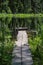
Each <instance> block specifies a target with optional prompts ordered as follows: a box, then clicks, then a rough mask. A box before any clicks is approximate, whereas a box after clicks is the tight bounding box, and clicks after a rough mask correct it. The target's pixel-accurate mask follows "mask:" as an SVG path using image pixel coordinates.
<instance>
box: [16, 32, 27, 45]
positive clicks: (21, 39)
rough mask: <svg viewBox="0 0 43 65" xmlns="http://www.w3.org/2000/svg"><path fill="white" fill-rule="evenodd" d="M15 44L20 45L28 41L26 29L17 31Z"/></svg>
mask: <svg viewBox="0 0 43 65" xmlns="http://www.w3.org/2000/svg"><path fill="white" fill-rule="evenodd" d="M15 43H16V45H17V46H21V45H24V44H27V43H28V36H27V33H26V31H18V34H17V41H15Z"/></svg>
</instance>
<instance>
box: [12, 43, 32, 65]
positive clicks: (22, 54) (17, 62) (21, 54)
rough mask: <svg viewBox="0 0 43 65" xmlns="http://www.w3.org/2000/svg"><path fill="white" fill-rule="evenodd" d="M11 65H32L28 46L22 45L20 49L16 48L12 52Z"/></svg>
mask: <svg viewBox="0 0 43 65" xmlns="http://www.w3.org/2000/svg"><path fill="white" fill-rule="evenodd" d="M12 56H13V59H12V65H32V64H33V60H32V56H31V52H30V48H29V45H28V44H25V45H22V47H18V46H16V47H15V48H14V51H13V54H12Z"/></svg>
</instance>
